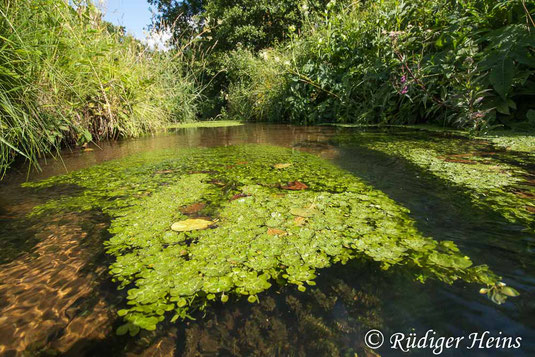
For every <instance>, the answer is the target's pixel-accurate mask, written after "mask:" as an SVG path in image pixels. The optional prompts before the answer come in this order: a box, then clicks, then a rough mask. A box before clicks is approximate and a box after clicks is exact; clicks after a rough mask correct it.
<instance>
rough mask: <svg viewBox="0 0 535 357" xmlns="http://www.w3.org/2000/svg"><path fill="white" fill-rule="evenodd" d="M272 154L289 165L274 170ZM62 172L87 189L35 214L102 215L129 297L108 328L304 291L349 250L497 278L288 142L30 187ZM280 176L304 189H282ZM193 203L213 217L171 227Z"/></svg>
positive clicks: (381, 260)
mask: <svg viewBox="0 0 535 357" xmlns="http://www.w3.org/2000/svg"><path fill="white" fill-rule="evenodd" d="M278 163H291V165H290V166H287V167H285V168H284V169H277V168H275V167H274V166H275V165H276V164H278ZM102 180H106V184H103V181H102ZM298 180H299V181H298ZM69 182H76V183H77V184H78V185H81V186H82V187H84V188H85V189H86V190H85V191H84V192H83V193H82V194H81V195H80V196H75V197H66V198H63V199H62V198H59V199H57V200H54V201H50V202H48V203H45V204H44V205H42V206H40V207H37V208H36V209H35V210H34V214H35V215H39V214H44V213H46V212H47V211H48V210H51V209H53V210H60V209H75V210H80V209H100V210H103V211H104V212H106V213H107V214H109V215H110V216H111V218H112V222H111V227H110V232H111V233H112V235H113V236H112V237H111V238H110V239H109V240H108V241H107V242H106V249H107V252H108V253H109V254H111V255H113V256H114V257H115V262H114V263H113V264H112V265H111V266H110V274H111V275H112V276H113V279H114V280H115V281H117V282H118V283H119V287H120V288H125V289H128V295H127V299H128V304H127V306H125V307H124V308H123V309H121V310H120V312H119V314H120V315H121V316H123V317H124V318H125V320H126V322H127V323H126V324H125V325H123V326H121V327H120V328H119V330H118V331H117V332H118V333H123V334H124V333H131V334H134V333H136V332H137V331H138V329H139V328H142V329H147V330H152V329H154V328H156V325H157V324H158V322H160V321H162V320H163V319H164V318H165V316H167V315H168V313H170V314H171V316H172V320H173V321H174V320H176V319H179V318H181V319H184V318H187V317H188V316H189V314H190V313H191V311H194V310H195V309H203V308H205V306H206V305H207V304H208V303H209V302H210V301H215V300H221V301H222V302H225V301H228V299H229V296H232V295H234V296H240V295H245V296H247V300H248V301H250V302H252V303H254V302H256V301H258V299H261V298H262V297H261V295H260V294H261V293H262V292H263V291H265V290H266V289H269V288H270V287H271V286H272V285H273V284H275V283H278V284H293V285H295V286H296V288H297V289H298V290H299V291H305V290H306V286H307V285H314V279H315V277H316V275H317V273H318V269H321V268H325V267H328V266H330V265H331V264H333V263H338V262H340V263H345V262H347V261H348V260H350V259H360V260H363V261H372V262H376V263H377V264H379V265H380V266H381V267H382V268H383V269H389V268H390V267H392V266H398V267H399V268H401V269H406V270H407V272H410V273H412V274H414V278H415V279H418V280H420V281H425V280H426V279H428V278H433V279H438V280H441V281H444V282H446V283H452V282H453V281H455V280H458V279H462V280H464V281H466V282H475V283H479V284H485V285H489V286H491V285H493V284H495V283H496V281H497V278H496V277H495V276H494V275H493V274H492V273H491V272H490V271H489V270H488V268H487V267H486V266H472V262H471V260H470V259H469V258H468V257H466V256H464V255H463V254H462V253H461V252H460V251H459V249H458V248H457V247H456V246H455V244H454V243H452V242H437V241H435V240H433V239H431V238H428V237H424V236H422V234H421V233H420V232H418V230H417V229H416V228H415V226H414V222H413V221H412V220H411V219H410V218H409V216H408V212H407V210H406V209H405V208H403V207H401V206H399V205H397V204H396V203H395V202H393V201H392V200H390V199H389V198H388V197H386V196H385V195H384V194H383V193H381V192H379V191H376V190H374V189H372V188H371V187H369V186H367V185H366V184H364V183H363V182H362V181H360V180H358V179H357V178H355V177H353V176H352V175H350V174H349V173H347V172H344V171H342V170H340V169H338V168H336V167H335V166H332V165H330V164H328V163H327V162H325V161H323V160H321V159H319V158H317V157H314V156H311V155H308V154H304V153H299V152H293V151H291V150H288V149H283V148H277V147H266V146H238V147H225V148H215V149H197V150H184V151H180V152H178V153H177V152H171V151H169V152H159V153H152V154H146V155H144V156H137V157H131V158H127V159H124V160H120V161H115V162H110V163H107V164H103V165H100V166H95V167H92V168H89V169H86V170H81V171H78V172H74V173H72V174H69V175H66V176H62V177H55V178H52V179H49V180H46V181H43V182H40V183H35V184H31V185H30V186H34V187H43V186H47V185H52V184H60V183H69ZM289 182H303V183H306V185H307V186H308V188H307V189H306V190H298V191H292V190H285V189H283V187H284V186H285V185H287V184H288V183H289ZM198 202H204V203H206V205H205V206H203V208H202V210H201V211H195V210H192V211H190V213H188V214H192V215H201V214H202V215H205V216H209V217H210V220H213V221H214V222H216V224H215V225H213V226H211V227H210V228H208V229H204V230H191V231H187V232H175V231H173V230H172V229H171V227H172V225H173V223H174V222H179V221H185V220H186V219H188V217H187V216H186V215H185V214H184V213H181V211H180V207H187V206H191V205H193V204H195V203H198ZM192 217H193V216H192ZM190 219H191V218H190Z"/></svg>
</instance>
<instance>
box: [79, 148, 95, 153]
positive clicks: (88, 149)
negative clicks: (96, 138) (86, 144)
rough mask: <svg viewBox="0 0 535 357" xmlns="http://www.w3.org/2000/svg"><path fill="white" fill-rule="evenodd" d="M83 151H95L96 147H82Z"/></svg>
mask: <svg viewBox="0 0 535 357" xmlns="http://www.w3.org/2000/svg"><path fill="white" fill-rule="evenodd" d="M82 151H83V152H91V151H95V149H93V148H84V149H82Z"/></svg>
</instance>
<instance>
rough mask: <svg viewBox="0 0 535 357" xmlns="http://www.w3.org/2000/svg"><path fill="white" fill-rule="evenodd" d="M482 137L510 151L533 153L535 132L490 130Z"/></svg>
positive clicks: (534, 149) (534, 153)
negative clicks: (522, 132) (521, 132)
mask: <svg viewBox="0 0 535 357" xmlns="http://www.w3.org/2000/svg"><path fill="white" fill-rule="evenodd" d="M482 139H485V140H489V141H491V142H492V143H493V144H494V145H495V146H497V147H500V148H504V149H507V150H511V151H521V152H527V153H530V154H531V155H535V134H531V135H526V134H520V133H514V132H513V133H511V132H506V131H499V132H490V133H489V134H488V135H486V136H484V137H482Z"/></svg>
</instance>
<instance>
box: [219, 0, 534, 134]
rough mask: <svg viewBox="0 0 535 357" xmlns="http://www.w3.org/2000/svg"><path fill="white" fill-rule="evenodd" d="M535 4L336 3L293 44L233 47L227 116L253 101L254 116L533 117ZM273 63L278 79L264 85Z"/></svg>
mask: <svg viewBox="0 0 535 357" xmlns="http://www.w3.org/2000/svg"><path fill="white" fill-rule="evenodd" d="M332 3H333V2H332ZM534 12H535V7H534V6H533V4H532V3H531V4H528V3H526V2H524V1H522V0H509V1H500V2H495V1H490V0H488V1H487V0H470V1H444V0H425V1H418V2H405V1H399V0H385V1H380V2H368V1H367V2H354V3H353V4H352V5H351V6H350V7H346V8H344V9H342V10H340V9H337V8H336V6H329V5H328V6H327V10H326V11H325V12H324V13H323V14H320V16H317V17H314V18H313V19H311V20H310V21H309V23H308V28H307V29H306V30H305V32H304V33H303V34H302V35H296V36H294V38H293V40H292V41H291V42H290V43H288V44H285V45H284V46H279V47H277V48H275V49H270V50H267V51H265V52H262V53H260V54H259V55H257V56H256V59H254V60H253V59H249V60H248V61H246V62H243V61H241V60H240V58H243V57H244V55H243V53H240V52H235V55H234V57H235V58H234V59H231V60H229V62H236V63H238V64H239V65H240V67H239V69H238V70H234V71H235V73H236V74H235V75H234V76H235V77H236V76H237V77H239V79H238V80H237V81H236V83H234V84H233V85H232V86H231V87H230V90H229V94H228V98H229V104H228V108H229V115H231V116H232V115H242V114H244V113H242V112H240V111H236V108H244V107H247V108H251V111H250V112H249V113H245V115H246V118H247V119H254V120H270V121H288V122H292V123H300V124H312V123H321V122H341V123H384V124H409V123H419V122H438V123H440V124H442V125H448V126H456V127H463V128H468V129H472V130H486V129H488V128H490V127H491V126H492V125H493V124H508V123H510V122H511V121H515V120H516V121H518V120H526V119H528V118H530V117H533V116H534V114H535V113H534V112H533V111H530V110H531V109H533V108H534V105H533V104H532V102H533V100H531V103H530V98H533V95H534V94H535V81H534V75H533V74H534V73H535V55H534V51H535V31H534V29H533V26H534V25H535V23H533V15H532V14H533V13H534ZM277 58H278V59H281V58H284V60H283V61H282V62H281V63H282V65H281V64H279V63H278V62H277ZM259 61H263V64H261V63H260V62H259ZM244 64H245V65H244ZM247 64H249V65H247ZM266 68H269V69H266ZM266 71H271V75H270V76H271V77H272V78H277V81H278V83H279V85H278V86H277V88H275V89H273V88H272V87H269V88H266V85H265V84H264V83H263V81H264V80H263V77H264V76H265V73H266ZM266 98H267V102H266ZM243 100H245V101H246V102H248V104H245V103H240V104H237V102H238V101H243ZM258 102H260V103H263V104H262V105H261V106H260V107H258V106H255V104H256V103H258ZM268 107H269V108H270V109H267V108H268Z"/></svg>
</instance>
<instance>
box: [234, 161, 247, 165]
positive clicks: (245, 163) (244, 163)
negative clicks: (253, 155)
mask: <svg viewBox="0 0 535 357" xmlns="http://www.w3.org/2000/svg"><path fill="white" fill-rule="evenodd" d="M248 163H249V162H248V161H238V162H237V163H236V165H247V164H248Z"/></svg>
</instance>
